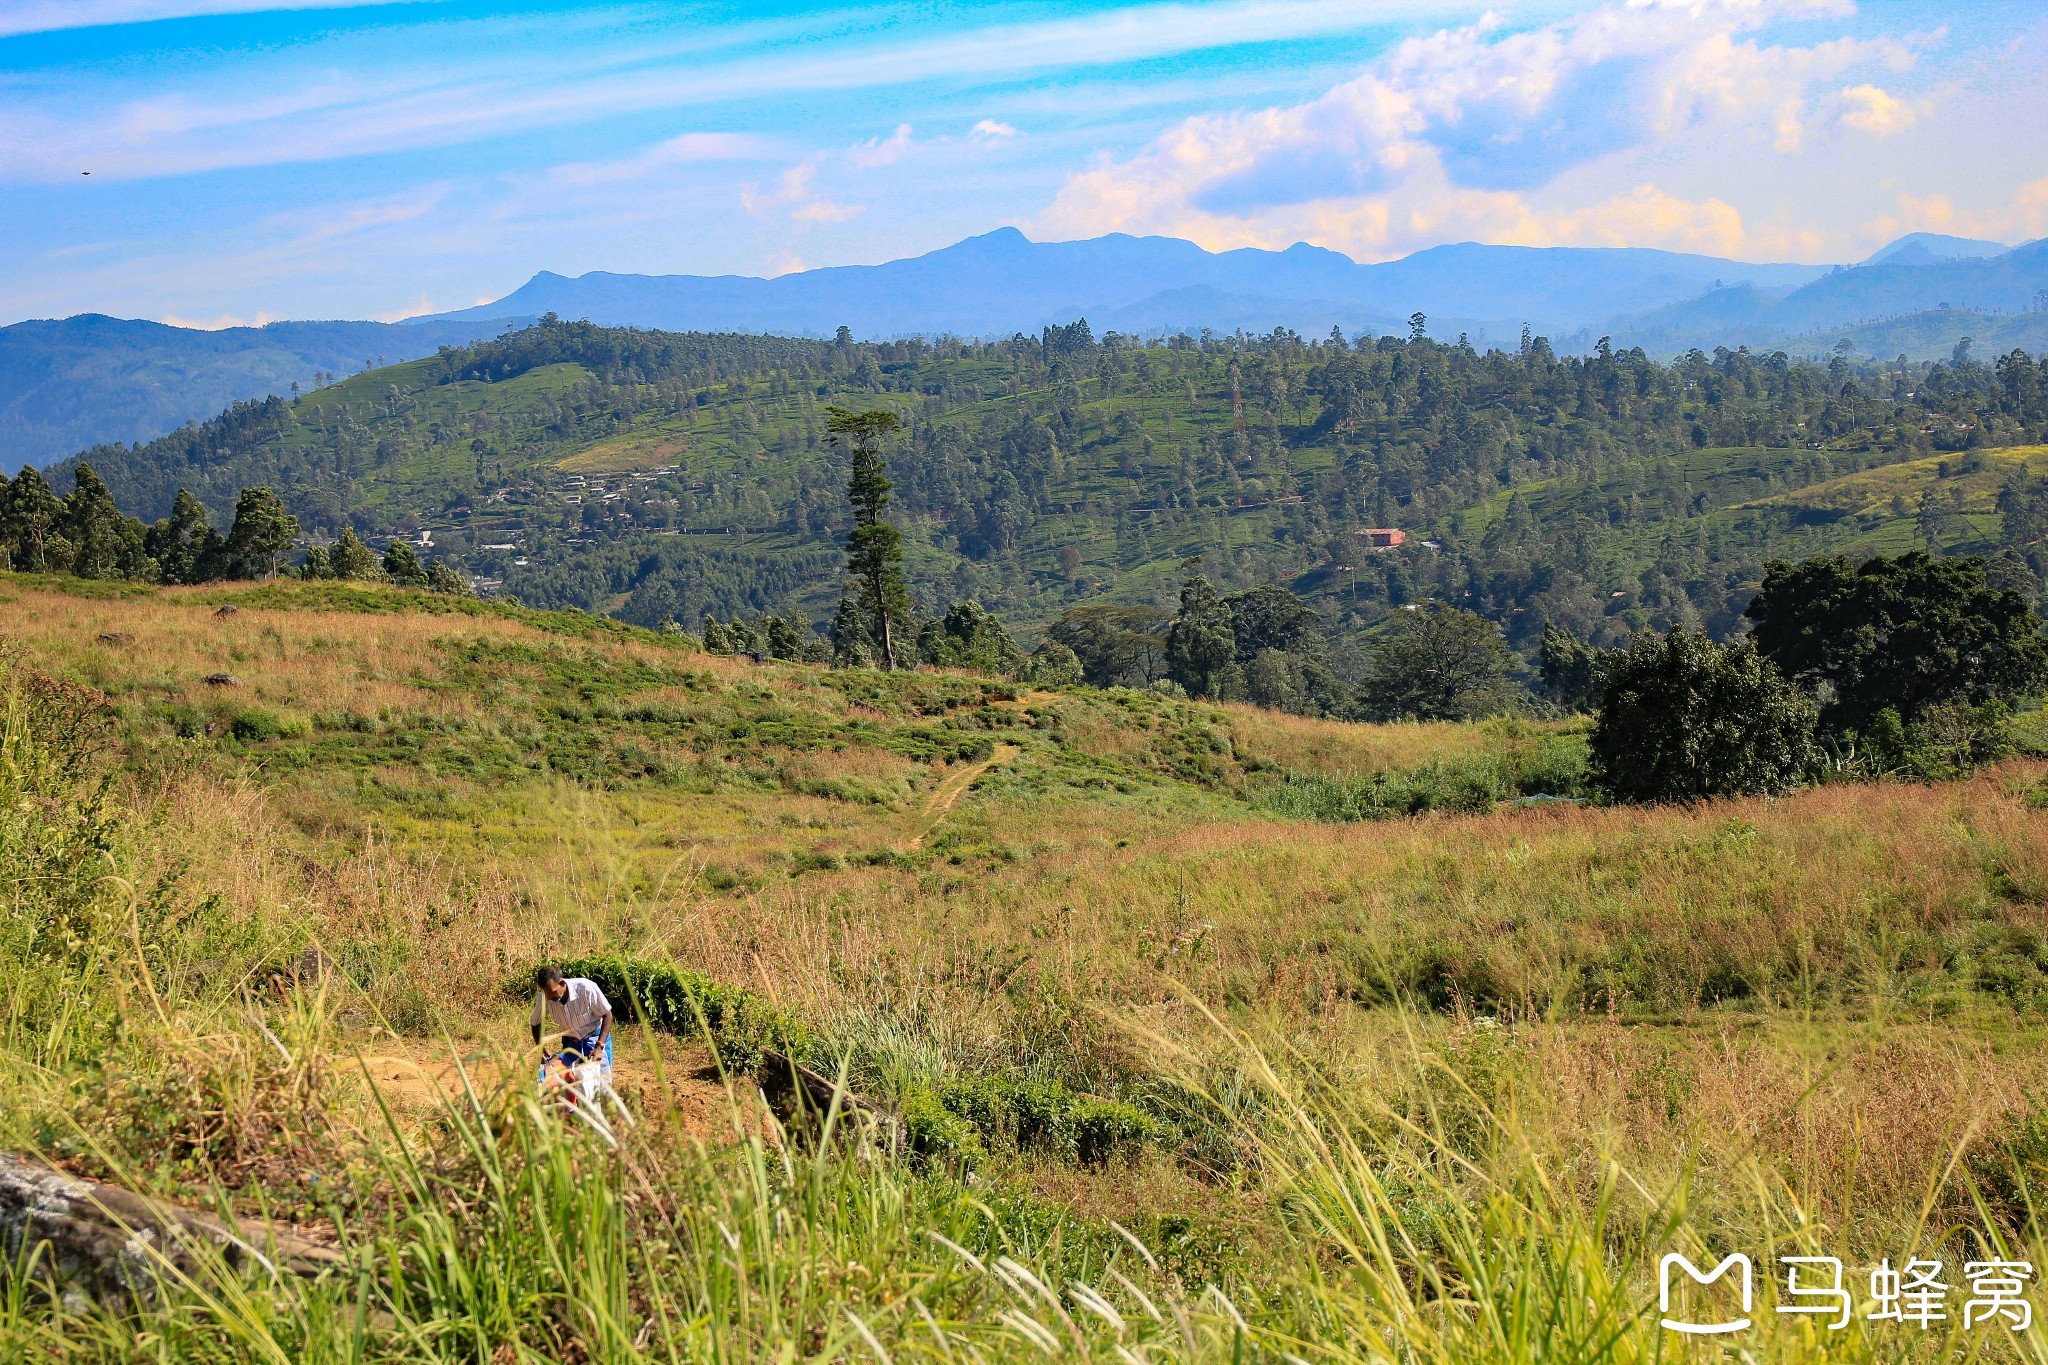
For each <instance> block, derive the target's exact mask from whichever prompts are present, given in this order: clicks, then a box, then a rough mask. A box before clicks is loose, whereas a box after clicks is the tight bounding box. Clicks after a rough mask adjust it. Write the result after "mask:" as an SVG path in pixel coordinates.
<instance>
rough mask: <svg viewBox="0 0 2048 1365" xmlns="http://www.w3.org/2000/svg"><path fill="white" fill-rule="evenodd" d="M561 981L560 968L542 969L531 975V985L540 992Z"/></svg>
mask: <svg viewBox="0 0 2048 1365" xmlns="http://www.w3.org/2000/svg"><path fill="white" fill-rule="evenodd" d="M561 979H562V969H561V968H560V967H543V968H541V969H540V970H539V971H537V972H535V973H534V974H533V984H534V985H536V986H538V987H539V988H540V989H542V990H546V989H547V988H548V987H549V986H552V985H554V984H555V982H557V981H560V980H561Z"/></svg>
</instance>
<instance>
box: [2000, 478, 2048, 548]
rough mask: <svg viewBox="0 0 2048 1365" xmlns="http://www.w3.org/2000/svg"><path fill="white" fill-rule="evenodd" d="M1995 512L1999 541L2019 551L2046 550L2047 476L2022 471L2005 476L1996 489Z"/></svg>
mask: <svg viewBox="0 0 2048 1365" xmlns="http://www.w3.org/2000/svg"><path fill="white" fill-rule="evenodd" d="M1998 515H1999V536H1998V538H1999V543H2000V544H2002V545H2005V546H2008V547H2010V548H2011V549H2014V550H2018V551H2020V552H2021V553H2022V554H2025V553H2029V552H2032V553H2033V554H2034V555H2036V556H2041V555H2043V554H2044V553H2048V546H2044V545H2043V542H2044V541H2048V479H2042V478H2034V477H2031V476H2029V475H2027V474H2025V473H2021V474H2017V475H2015V476H2013V477H2012V478H2009V479H2007V480H2006V482H2005V486H2004V487H2003V488H2001V489H1999V491H1998ZM2041 567H2048V564H2044V565H2043V566H2041Z"/></svg>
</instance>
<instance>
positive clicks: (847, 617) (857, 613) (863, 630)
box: [832, 329, 875, 668]
mask: <svg viewBox="0 0 2048 1365" xmlns="http://www.w3.org/2000/svg"><path fill="white" fill-rule="evenodd" d="M842 330H844V329H842ZM874 638H875V631H874V627H873V626H872V625H870V624H869V622H868V617H867V613H866V612H865V611H863V610H861V604H860V600H859V598H857V597H856V596H855V595H854V593H853V592H852V591H851V589H849V590H848V591H846V592H843V593H841V594H840V596H839V610H838V611H837V612H836V613H835V614H834V615H833V617H832V662H833V663H834V664H836V665H837V666H838V667H840V668H872V667H874V664H875V647H874V643H873V642H874Z"/></svg>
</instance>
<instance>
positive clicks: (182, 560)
mask: <svg viewBox="0 0 2048 1365" xmlns="http://www.w3.org/2000/svg"><path fill="white" fill-rule="evenodd" d="M143 549H144V550H145V552H146V553H147V554H148V555H149V557H150V558H151V559H153V560H155V561H156V563H157V572H158V573H159V574H160V575H161V576H162V578H163V581H164V582H166V583H206V582H210V581H212V580H213V579H216V578H219V577H221V576H222V575H223V574H224V573H226V571H227V565H226V563H225V559H226V554H227V542H225V541H224V540H222V539H221V536H220V532H218V531H216V530H214V529H213V517H212V516H211V515H210V514H209V513H208V512H207V510H206V504H205V503H203V502H201V501H200V500H199V499H197V498H195V497H193V496H192V494H191V493H190V492H188V491H187V490H185V489H183V488H180V489H179V490H178V496H177V498H176V499H175V500H174V501H173V502H172V504H171V514H170V515H169V516H167V517H165V518H163V519H162V520H161V521H159V522H157V523H156V524H155V525H154V526H151V527H150V528H149V531H148V532H147V534H146V535H145V536H144V538H143Z"/></svg>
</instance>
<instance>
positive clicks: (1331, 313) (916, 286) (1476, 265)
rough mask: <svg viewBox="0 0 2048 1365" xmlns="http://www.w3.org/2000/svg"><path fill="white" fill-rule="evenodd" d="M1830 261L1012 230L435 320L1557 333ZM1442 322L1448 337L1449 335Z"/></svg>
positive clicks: (799, 328) (623, 278) (536, 289)
mask: <svg viewBox="0 0 2048 1365" xmlns="http://www.w3.org/2000/svg"><path fill="white" fill-rule="evenodd" d="M1826 270H1827V267H1825V266H1810V265H1753V264H1749V263H1746V262H1740V261H1728V260H1722V259H1719V258H1717V257H1713V256H1689V255H1684V254H1681V253H1678V252H1671V251H1654V250H1650V249H1647V248H1639V247H1613V248H1608V247H1593V248H1583V247H1557V248H1539V247H1511V246H1481V245H1479V244H1477V243H1473V242H1462V243H1459V244H1457V245H1455V246H1440V247H1432V248H1430V249H1429V250H1427V251H1418V252H1416V253H1415V254H1414V255H1412V256H1407V257H1403V258H1402V259H1401V260H1398V261H1388V262H1385V263H1383V264H1379V265H1360V264H1358V263H1357V262H1356V261H1354V260H1352V259H1351V258H1350V257H1348V256H1344V255H1341V254H1339V253H1338V252H1335V251H1328V250H1325V249H1324V248H1322V247H1314V246H1308V245H1306V244H1296V245H1295V246H1291V247H1289V248H1288V249H1287V250H1285V251H1259V250H1254V249H1251V248H1245V249H1243V250H1238V251H1223V252H1210V251H1204V250H1203V249H1202V248H1201V247H1198V246H1196V245H1195V244H1194V243H1193V242H1183V241H1180V240H1178V239H1176V238H1171V237H1129V236H1125V235H1123V234H1121V233H1116V234H1112V235H1110V236H1108V237H1096V238H1091V239H1089V240H1087V241H1079V242H1034V241H1032V240H1030V239H1029V238H1027V237H1026V236H1025V235H1024V234H1023V233H1021V232H1019V231H1017V229H1015V228H1002V229H999V230H998V231H995V232H991V233H987V234H985V235H983V236H980V237H970V238H968V239H967V240H966V241H964V242H958V243H955V244H954V245H952V246H949V247H945V248H943V249H941V250H938V251H933V252H929V253H927V254H926V255H923V256H915V257H911V258H909V259H906V260H900V261H890V262H888V263H886V264H884V265H872V266H836V267H831V268H828V269H823V270H806V271H802V272H800V273H798V274H793V275H783V276H781V277H779V278H776V279H772V280H763V279H754V278H751V277H748V276H740V275H721V276H701V275H613V274H607V273H604V272H593V273H591V274H588V275H579V276H577V277H575V278H574V279H570V278H568V277H566V276H562V275H556V274H554V273H552V272H548V271H543V272H542V273H540V274H538V275H535V276H534V277H533V278H532V279H531V280H528V281H527V282H526V283H525V284H524V285H522V286H520V287H519V288H518V289H515V290H514V291H513V292H511V293H510V294H507V295H506V296H505V297H504V298H502V299H499V300H497V301H496V302H495V303H487V304H483V305H481V306H479V307H477V308H467V309H463V310H461V311H460V312H455V313H443V314H438V315H436V316H435V318H434V319H433V320H434V321H448V320H451V319H461V318H469V317H476V318H483V317H504V316H507V315H527V316H538V315H539V314H542V313H548V312H553V313H559V314H560V315H562V316H563V317H578V318H589V319H590V320H591V321H592V322H597V323H604V324H608V325H612V326H634V327H661V328H667V329H670V330H675V331H748V332H787V333H793V334H797V335H804V336H830V335H831V334H832V332H833V330H834V329H835V328H838V327H841V326H844V327H848V328H850V329H852V331H853V332H854V333H855V335H857V336H862V337H889V336H902V335H912V334H922V335H932V334H937V333H951V334H953V335H956V336H973V337H985V336H1001V335H1007V334H1009V333H1011V332H1019V331H1021V332H1027V333H1036V332H1037V331H1038V330H1039V328H1040V327H1042V326H1044V325H1046V324H1048V323H1065V322H1072V321H1074V320H1075V319H1077V318H1083V317H1085V318H1087V319H1088V321H1089V323H1090V324H1091V325H1092V326H1093V327H1094V328H1095V330H1096V331H1098V332H1102V331H1109V330H1128V331H1134V332H1160V331H1165V332H1176V331H1191V332H1193V331H1199V330H1201V329H1202V328H1205V327H1207V328H1211V329H1213V330H1216V331H1220V332H1228V331H1230V330H1232V329H1233V328H1236V327H1244V328H1246V329H1247V330H1260V331H1267V330H1271V329H1272V328H1273V327H1276V326H1287V327H1293V328H1294V329H1295V330H1297V331H1304V330H1308V329H1309V328H1311V327H1313V328H1314V329H1315V330H1318V331H1323V330H1327V328H1328V326H1330V325H1336V326H1342V327H1344V329H1345V330H1346V331H1347V332H1366V333H1369V334H1378V333H1384V332H1389V331H1392V332H1404V331H1406V330H1407V324H1406V322H1404V321H1401V319H1404V318H1406V317H1407V316H1408V315H1409V314H1410V313H1413V312H1416V311H1418V310H1420V311H1421V312H1423V313H1425V314H1427V315H1429V316H1430V317H1431V318H1433V319H1436V325H1435V326H1433V327H1432V330H1433V331H1436V332H1439V333H1441V332H1443V331H1444V330H1445V328H1446V327H1452V328H1454V329H1455V330H1465V331H1473V330H1475V329H1478V330H1486V331H1488V332H1489V333H1490V334H1492V335H1494V337H1495V339H1503V338H1512V337H1514V336H1515V335H1516V334H1517V333H1518V332H1519V330H1520V328H1521V327H1522V325H1523V324H1524V323H1527V324H1529V325H1531V326H1533V327H1535V328H1537V329H1538V330H1539V331H1570V330H1574V329H1577V328H1580V327H1584V326H1586V325H1589V324H1591V323H1593V322H1596V321H1598V320H1600V319H1602V318H1607V317H1613V316H1616V315H1619V314H1631V313H1635V312H1638V311H1641V310H1645V309H1650V308H1655V307H1658V306H1660V305H1663V304H1667V303H1671V302H1674V301H1676V300H1678V299H1682V298H1688V297H1691V296H1694V295H1697V294H1699V293H1700V292H1701V291H1702V290H1705V289H1710V288H1713V287H1716V286H1722V285H1736V284H1751V285H1755V286H1757V287H1760V288H1764V289H1769V290H1773V291H1776V292H1780V293H1783V292H1789V291H1791V290H1792V289H1795V288H1797V287H1798V286H1800V285H1802V284H1806V283H1808V282H1810V281H1812V280H1815V279H1818V278H1819V277H1820V276H1822V275H1823V274H1825V273H1826ZM1455 330H1454V333H1453V334H1455Z"/></svg>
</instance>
